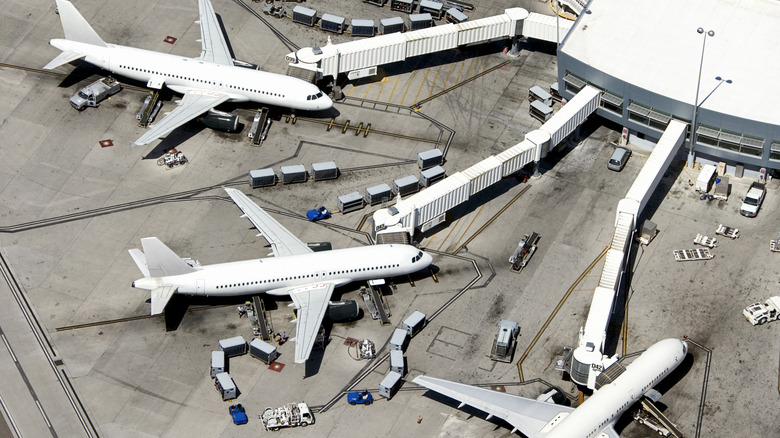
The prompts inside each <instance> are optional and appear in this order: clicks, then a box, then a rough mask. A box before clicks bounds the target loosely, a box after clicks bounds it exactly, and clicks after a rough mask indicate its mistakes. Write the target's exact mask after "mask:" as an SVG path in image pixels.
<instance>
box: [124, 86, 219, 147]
mask: <svg viewBox="0 0 780 438" xmlns="http://www.w3.org/2000/svg"><path fill="white" fill-rule="evenodd" d="M229 98H230V97H229V96H228V95H227V94H224V93H219V92H215V91H200V90H193V91H188V92H187V93H185V94H184V97H182V99H181V101H180V102H181V103H179V106H177V107H176V108H174V110H173V111H171V112H170V113H168V114H167V115H166V116H165V117H163V119H162V120H160V122H159V123H155V124H154V125H151V126H150V127H149V129H148V130H147V131H146V133H145V134H144V135H142V136H141V137H140V138H139V139H138V140H136V141H134V142H133V146H140V145H145V144H149V143H151V142H153V141H154V140H156V139H158V138H160V137H163V136H165V135H168V134H169V133H170V132H171V131H173V130H174V129H176V128H178V127H179V126H181V125H183V124H185V123H187V122H189V121H190V120H192V119H194V118H195V117H198V116H199V115H201V114H203V113H205V112H206V111H208V110H210V109H212V108H214V107H215V106H217V105H219V104H221V103H222V102H225V101H227V100H228V99H229Z"/></svg>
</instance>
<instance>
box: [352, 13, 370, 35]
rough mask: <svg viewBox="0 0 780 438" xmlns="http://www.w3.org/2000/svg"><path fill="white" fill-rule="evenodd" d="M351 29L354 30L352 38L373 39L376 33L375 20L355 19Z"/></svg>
mask: <svg viewBox="0 0 780 438" xmlns="http://www.w3.org/2000/svg"><path fill="white" fill-rule="evenodd" d="M349 27H350V29H351V30H352V36H361V37H372V36H374V33H375V32H376V28H375V27H374V20H368V19H361V18H353V19H352V21H351V22H350V26H349Z"/></svg>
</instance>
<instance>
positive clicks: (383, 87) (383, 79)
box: [374, 78, 388, 102]
mask: <svg viewBox="0 0 780 438" xmlns="http://www.w3.org/2000/svg"><path fill="white" fill-rule="evenodd" d="M387 81H388V78H382V81H381V82H382V86H381V87H379V94H377V95H376V99H374V100H376V101H377V102H379V96H381V95H382V90H384V89H385V83H387Z"/></svg>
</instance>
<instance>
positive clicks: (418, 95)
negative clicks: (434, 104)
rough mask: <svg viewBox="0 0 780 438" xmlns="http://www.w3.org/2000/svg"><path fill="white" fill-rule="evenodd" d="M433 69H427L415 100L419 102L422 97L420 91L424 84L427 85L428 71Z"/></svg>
mask: <svg viewBox="0 0 780 438" xmlns="http://www.w3.org/2000/svg"><path fill="white" fill-rule="evenodd" d="M429 71H431V69H430V67H429V68H426V69H425V75H423V78H422V82H420V88H418V89H417V95H416V96H414V102H417V101H418V100H420V99H419V97H420V91H422V89H423V85H425V79H426V78H427V77H428V72H429Z"/></svg>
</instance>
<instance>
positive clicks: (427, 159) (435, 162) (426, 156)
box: [417, 149, 444, 170]
mask: <svg viewBox="0 0 780 438" xmlns="http://www.w3.org/2000/svg"><path fill="white" fill-rule="evenodd" d="M443 159H444V153H443V152H442V151H441V149H431V150H428V151H422V152H419V153H418V154H417V167H419V168H420V170H425V169H430V168H431V167H434V166H439V165H441V164H442V160H443Z"/></svg>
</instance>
